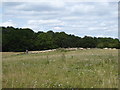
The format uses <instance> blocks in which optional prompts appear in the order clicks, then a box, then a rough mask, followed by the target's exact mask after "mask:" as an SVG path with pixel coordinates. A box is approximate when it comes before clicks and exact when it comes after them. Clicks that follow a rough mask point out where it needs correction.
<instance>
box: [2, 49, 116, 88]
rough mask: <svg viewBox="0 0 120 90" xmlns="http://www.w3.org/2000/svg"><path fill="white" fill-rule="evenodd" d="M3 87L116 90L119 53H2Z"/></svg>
mask: <svg viewBox="0 0 120 90" xmlns="http://www.w3.org/2000/svg"><path fill="white" fill-rule="evenodd" d="M2 70H3V80H2V87H3V88H6V87H7V88H117V87H118V50H117V49H111V50H110V49H89V50H71V51H69V50H56V51H51V52H44V53H29V54H24V53H19V52H17V53H16V52H3V55H2Z"/></svg>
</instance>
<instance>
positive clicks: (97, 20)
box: [0, 0, 118, 38]
mask: <svg viewBox="0 0 120 90" xmlns="http://www.w3.org/2000/svg"><path fill="white" fill-rule="evenodd" d="M2 5H3V7H2V11H0V14H2V15H3V18H2V19H3V20H2V23H0V25H1V26H14V27H19V28H31V29H33V30H34V31H35V32H37V31H48V30H53V31H55V32H60V31H64V32H66V33H68V34H74V35H77V36H80V37H83V36H85V35H88V36H96V37H99V36H103V37H113V38H115V37H118V3H117V2H63V1H60V0H59V1H51V2H4V3H3V4H2Z"/></svg>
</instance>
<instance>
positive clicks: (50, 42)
mask: <svg viewBox="0 0 120 90" xmlns="http://www.w3.org/2000/svg"><path fill="white" fill-rule="evenodd" d="M0 30H2V51H25V50H26V49H28V50H45V49H54V48H74V47H83V48H105V47H108V48H120V42H119V40H118V39H113V38H96V37H90V36H85V37H83V38H81V37H78V36H74V35H68V34H66V33H65V32H53V31H48V32H42V31H39V32H37V33H35V32H34V31H33V30H31V29H29V28H24V29H22V28H14V27H0Z"/></svg>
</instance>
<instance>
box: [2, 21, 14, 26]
mask: <svg viewBox="0 0 120 90" xmlns="http://www.w3.org/2000/svg"><path fill="white" fill-rule="evenodd" d="M0 26H5V27H7V26H13V27H15V26H16V24H15V23H13V22H12V20H8V21H6V22H2V23H0Z"/></svg>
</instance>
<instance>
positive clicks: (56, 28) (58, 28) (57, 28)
mask: <svg viewBox="0 0 120 90" xmlns="http://www.w3.org/2000/svg"><path fill="white" fill-rule="evenodd" d="M61 29H62V28H61V27H54V28H53V30H61Z"/></svg>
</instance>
